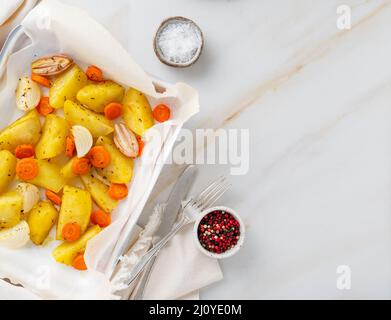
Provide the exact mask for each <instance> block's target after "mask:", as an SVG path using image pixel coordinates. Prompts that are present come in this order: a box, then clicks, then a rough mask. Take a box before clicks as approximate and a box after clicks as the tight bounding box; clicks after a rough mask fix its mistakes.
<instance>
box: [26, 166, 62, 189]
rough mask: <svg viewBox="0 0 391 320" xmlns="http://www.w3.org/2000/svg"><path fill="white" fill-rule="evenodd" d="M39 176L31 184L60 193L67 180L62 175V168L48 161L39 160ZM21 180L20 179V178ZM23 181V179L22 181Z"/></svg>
mask: <svg viewBox="0 0 391 320" xmlns="http://www.w3.org/2000/svg"><path fill="white" fill-rule="evenodd" d="M37 162H38V175H37V176H36V177H35V178H34V179H31V180H28V181H26V182H29V183H31V184H35V185H36V186H39V187H42V188H45V189H49V190H51V191H54V192H56V193H57V192H59V191H60V190H61V189H62V188H63V187H64V185H65V182H66V180H65V178H64V177H63V176H62V175H61V174H60V168H59V167H58V166H57V165H56V164H53V163H50V162H49V161H47V160H37ZM19 179H20V178H19ZM20 180H22V181H23V179H20Z"/></svg>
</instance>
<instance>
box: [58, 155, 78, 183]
mask: <svg viewBox="0 0 391 320" xmlns="http://www.w3.org/2000/svg"><path fill="white" fill-rule="evenodd" d="M76 158H77V157H73V158H72V159H71V160H69V161H68V162H67V163H66V164H65V165H64V166H63V167H62V168H61V171H60V173H61V175H62V176H63V177H64V178H65V179H72V178H75V177H77V175H75V174H74V173H73V170H72V163H73V160H74V159H76Z"/></svg>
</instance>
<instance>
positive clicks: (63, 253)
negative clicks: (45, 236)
mask: <svg viewBox="0 0 391 320" xmlns="http://www.w3.org/2000/svg"><path fill="white" fill-rule="evenodd" d="M100 231H101V228H100V227H99V226H98V225H95V226H92V227H90V228H88V230H87V231H86V232H85V233H84V234H83V235H82V236H81V237H80V238H79V239H78V240H77V241H75V242H64V243H62V244H60V245H59V246H58V247H57V248H55V249H54V250H53V252H52V255H53V257H54V259H55V260H56V261H57V262H59V263H64V264H66V265H69V266H71V265H72V263H73V260H74V259H75V258H76V256H77V255H78V254H80V253H83V252H84V251H85V250H86V246H87V242H88V241H89V240H90V239H92V238H93V237H95V236H96V235H97V234H98V233H99V232H100Z"/></svg>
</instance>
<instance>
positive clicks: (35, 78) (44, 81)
mask: <svg viewBox="0 0 391 320" xmlns="http://www.w3.org/2000/svg"><path fill="white" fill-rule="evenodd" d="M31 80H33V81H34V82H36V83H38V84H40V85H41V86H43V87H47V88H50V86H51V84H52V83H51V82H50V80H49V79H47V78H45V77H43V76H41V75H39V74H35V73H33V74H31Z"/></svg>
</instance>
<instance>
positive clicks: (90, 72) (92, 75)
mask: <svg viewBox="0 0 391 320" xmlns="http://www.w3.org/2000/svg"><path fill="white" fill-rule="evenodd" d="M86 75H87V78H88V79H90V80H91V81H97V82H101V81H104V78H103V72H102V70H101V69H99V68H98V67H96V66H89V67H88V68H87V71H86Z"/></svg>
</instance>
